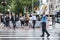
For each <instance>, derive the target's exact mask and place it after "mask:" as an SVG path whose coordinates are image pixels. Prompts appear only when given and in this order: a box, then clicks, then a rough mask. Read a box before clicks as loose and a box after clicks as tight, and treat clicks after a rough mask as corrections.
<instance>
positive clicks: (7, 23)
mask: <svg viewBox="0 0 60 40" xmlns="http://www.w3.org/2000/svg"><path fill="white" fill-rule="evenodd" d="M9 20H10V18H9V14H6V18H5V21H6V27H9Z"/></svg>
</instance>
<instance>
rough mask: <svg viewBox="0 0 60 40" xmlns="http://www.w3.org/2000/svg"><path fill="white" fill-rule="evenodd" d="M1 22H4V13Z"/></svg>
mask: <svg viewBox="0 0 60 40" xmlns="http://www.w3.org/2000/svg"><path fill="white" fill-rule="evenodd" d="M1 22H2V23H3V22H4V16H3V15H2V16H1Z"/></svg>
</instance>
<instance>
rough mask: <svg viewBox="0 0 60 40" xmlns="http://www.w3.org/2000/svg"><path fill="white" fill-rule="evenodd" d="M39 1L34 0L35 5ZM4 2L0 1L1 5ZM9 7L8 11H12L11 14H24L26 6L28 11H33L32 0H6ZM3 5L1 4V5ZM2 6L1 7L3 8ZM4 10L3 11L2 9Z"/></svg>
mask: <svg viewBox="0 0 60 40" xmlns="http://www.w3.org/2000/svg"><path fill="white" fill-rule="evenodd" d="M37 1H38V0H33V3H36V2H37ZM1 2H2V0H0V3H1ZM6 2H7V6H6V11H7V10H8V9H10V11H11V12H14V13H20V12H22V13H23V10H24V6H26V10H27V11H28V9H32V0H6ZM0 5H1V4H0ZM1 7H2V6H0V8H1ZM0 10H2V9H0Z"/></svg>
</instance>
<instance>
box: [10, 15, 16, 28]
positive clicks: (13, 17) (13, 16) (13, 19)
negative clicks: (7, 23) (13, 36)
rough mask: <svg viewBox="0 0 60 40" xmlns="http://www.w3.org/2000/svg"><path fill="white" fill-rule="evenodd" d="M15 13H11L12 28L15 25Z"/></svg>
mask: <svg viewBox="0 0 60 40" xmlns="http://www.w3.org/2000/svg"><path fill="white" fill-rule="evenodd" d="M15 18H16V17H15V14H12V16H11V21H12V23H13V28H14V29H15V27H16V21H15Z"/></svg>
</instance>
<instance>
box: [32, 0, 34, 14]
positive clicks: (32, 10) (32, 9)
mask: <svg viewBox="0 0 60 40" xmlns="http://www.w3.org/2000/svg"><path fill="white" fill-rule="evenodd" d="M33 8H34V7H33V0H32V14H33Z"/></svg>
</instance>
